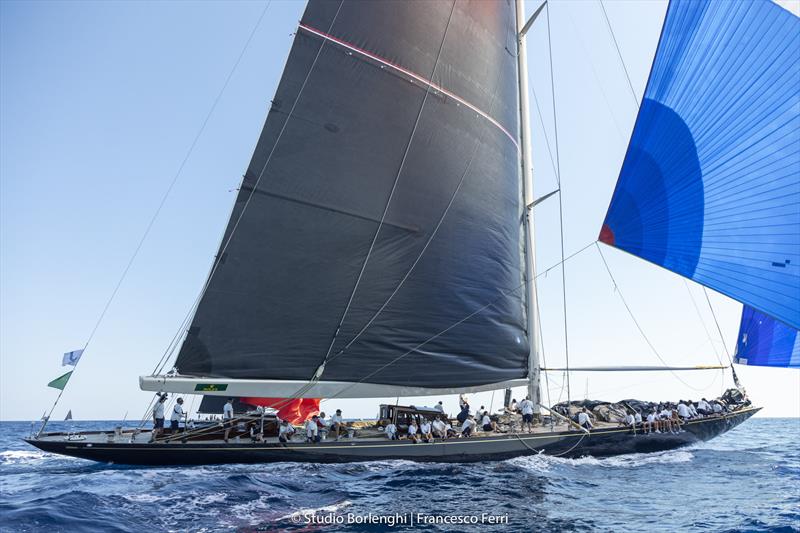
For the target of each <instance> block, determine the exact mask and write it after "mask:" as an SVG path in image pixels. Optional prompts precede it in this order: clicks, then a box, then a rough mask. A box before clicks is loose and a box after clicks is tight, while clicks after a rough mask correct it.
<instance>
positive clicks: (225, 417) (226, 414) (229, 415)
mask: <svg viewBox="0 0 800 533" xmlns="http://www.w3.org/2000/svg"><path fill="white" fill-rule="evenodd" d="M222 427H224V428H225V436H224V437H223V438H222V439H223V440H224V441H225V442H226V443H227V442H228V436H229V435H230V433H231V428H232V427H233V398H228V401H227V402H225V405H224V406H223V407H222Z"/></svg>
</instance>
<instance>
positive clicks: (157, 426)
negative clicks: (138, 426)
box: [152, 393, 167, 440]
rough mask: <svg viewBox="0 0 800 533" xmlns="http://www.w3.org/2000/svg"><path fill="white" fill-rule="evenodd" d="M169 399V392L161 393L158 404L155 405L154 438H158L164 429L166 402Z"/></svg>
mask: <svg viewBox="0 0 800 533" xmlns="http://www.w3.org/2000/svg"><path fill="white" fill-rule="evenodd" d="M166 401H167V393H164V394H160V395H159V396H158V401H157V402H156V406H155V407H153V439H152V440H156V439H157V438H158V437H159V435H161V432H162V431H164V403H165V402H166Z"/></svg>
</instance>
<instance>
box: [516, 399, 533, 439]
mask: <svg viewBox="0 0 800 533" xmlns="http://www.w3.org/2000/svg"><path fill="white" fill-rule="evenodd" d="M519 410H520V412H522V429H525V426H526V425H527V426H528V433H530V432H531V431H533V402H532V401H531V398H530V396H528V397H526V398H525V399H524V400H522V401H521V402H519Z"/></svg>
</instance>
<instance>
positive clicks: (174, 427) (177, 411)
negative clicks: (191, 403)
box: [169, 398, 185, 433]
mask: <svg viewBox="0 0 800 533" xmlns="http://www.w3.org/2000/svg"><path fill="white" fill-rule="evenodd" d="M184 415H185V413H184V412H183V398H178V400H177V401H176V402H175V406H174V407H173V408H172V416H170V417H169V428H170V430H171V431H172V432H173V433H177V432H178V428H179V426H180V421H181V418H183V417H184Z"/></svg>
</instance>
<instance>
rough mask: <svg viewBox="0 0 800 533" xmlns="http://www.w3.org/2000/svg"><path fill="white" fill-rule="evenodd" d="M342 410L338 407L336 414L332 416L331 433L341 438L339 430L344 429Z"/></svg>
mask: <svg viewBox="0 0 800 533" xmlns="http://www.w3.org/2000/svg"><path fill="white" fill-rule="evenodd" d="M343 424H344V421H343V420H342V410H341V409H337V410H336V414H335V415H333V416H332V417H331V433H333V434H334V435H335V437H336V440H339V432H340V431H341V430H342V429H343V427H344V426H343Z"/></svg>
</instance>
